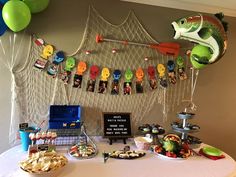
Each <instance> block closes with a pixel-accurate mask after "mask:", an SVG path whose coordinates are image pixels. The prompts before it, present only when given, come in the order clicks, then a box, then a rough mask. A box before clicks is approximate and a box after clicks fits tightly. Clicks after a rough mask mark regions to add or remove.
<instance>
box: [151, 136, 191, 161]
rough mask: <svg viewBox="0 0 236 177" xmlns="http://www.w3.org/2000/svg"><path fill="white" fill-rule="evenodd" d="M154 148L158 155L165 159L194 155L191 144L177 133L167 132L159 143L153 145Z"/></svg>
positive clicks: (177, 158)
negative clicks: (182, 139) (183, 140)
mask: <svg viewBox="0 0 236 177" xmlns="http://www.w3.org/2000/svg"><path fill="white" fill-rule="evenodd" d="M152 150H153V152H154V153H155V154H157V155H158V156H160V157H162V158H165V159H176V160H180V159H186V158H188V157H189V156H191V155H192V150H191V149H190V148H189V145H188V144H187V143H185V142H182V141H181V138H180V137H179V136H178V135H176V134H172V133H170V134H167V135H165V136H164V137H163V139H161V140H160V144H159V145H155V146H153V147H152Z"/></svg>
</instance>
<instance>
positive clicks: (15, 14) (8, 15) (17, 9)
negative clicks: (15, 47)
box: [2, 0, 31, 32]
mask: <svg viewBox="0 0 236 177" xmlns="http://www.w3.org/2000/svg"><path fill="white" fill-rule="evenodd" d="M2 17H3V19H4V22H5V23H6V25H7V26H8V27H9V28H10V29H11V30H12V31H14V32H18V31H21V30H23V29H24V28H26V27H27V26H28V25H29V23H30V20H31V13H30V10H29V7H28V6H27V5H26V4H25V3H24V2H22V1H20V0H14V1H8V2H6V4H5V5H4V6H3V9H2Z"/></svg>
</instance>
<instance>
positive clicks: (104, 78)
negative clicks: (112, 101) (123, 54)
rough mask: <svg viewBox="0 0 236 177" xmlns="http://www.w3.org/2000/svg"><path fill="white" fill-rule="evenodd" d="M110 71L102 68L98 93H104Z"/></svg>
mask: <svg viewBox="0 0 236 177" xmlns="http://www.w3.org/2000/svg"><path fill="white" fill-rule="evenodd" d="M109 76H110V71H109V69H108V68H102V73H101V80H100V81H99V87H98V93H106V91H107V85H108V81H107V80H108V78H109Z"/></svg>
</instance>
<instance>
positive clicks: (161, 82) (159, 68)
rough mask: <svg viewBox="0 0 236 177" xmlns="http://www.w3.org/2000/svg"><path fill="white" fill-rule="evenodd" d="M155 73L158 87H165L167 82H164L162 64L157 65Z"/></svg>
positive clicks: (163, 67)
mask: <svg viewBox="0 0 236 177" xmlns="http://www.w3.org/2000/svg"><path fill="white" fill-rule="evenodd" d="M157 72H158V74H159V84H160V86H162V87H163V88H166V87H167V80H166V76H165V72H166V68H165V66H164V65H163V64H158V65H157Z"/></svg>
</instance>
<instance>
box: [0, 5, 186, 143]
mask: <svg viewBox="0 0 236 177" xmlns="http://www.w3.org/2000/svg"><path fill="white" fill-rule="evenodd" d="M157 30H158V29H157ZM97 34H101V35H102V36H105V37H108V38H112V39H122V40H127V41H134V42H138V43H147V44H152V43H158V42H157V41H155V40H154V39H153V38H152V37H151V36H150V35H149V34H148V33H147V32H146V30H145V29H144V28H143V27H142V25H141V24H140V22H139V21H138V19H137V18H136V16H135V15H134V13H133V12H130V13H129V15H128V16H127V18H126V19H125V20H124V22H123V23H122V24H120V25H113V24H111V23H109V22H108V21H106V20H105V19H104V18H103V17H101V16H100V15H99V14H98V13H97V11H96V10H94V9H90V10H89V16H88V19H87V24H86V29H85V32H84V36H83V40H82V43H81V45H80V46H79V48H78V50H77V51H76V52H75V53H73V54H71V56H74V57H75V58H76V60H77V61H76V63H78V62H79V61H85V62H86V63H87V65H88V66H89V67H90V66H91V65H98V66H99V68H103V67H107V68H109V69H110V70H111V73H112V72H113V71H114V70H115V69H120V70H121V71H122V77H121V80H120V82H119V84H120V88H122V87H123V83H124V77H123V76H124V72H125V70H127V69H128V68H130V69H131V70H132V71H133V72H135V70H137V68H138V67H142V68H143V69H144V71H145V74H146V73H147V68H148V66H150V65H152V66H155V67H156V66H157V64H159V63H162V64H166V63H167V61H168V60H170V59H173V58H172V56H164V55H162V54H160V53H159V52H158V51H157V50H155V49H151V48H148V47H143V46H136V45H122V44H119V43H114V42H105V41H104V42H101V43H96V41H95V37H96V35H97ZM45 40H46V39H45ZM0 44H1V48H0V54H1V55H0V56H1V60H2V61H3V63H4V64H5V65H6V66H7V67H8V68H9V69H10V71H11V73H12V113H11V124H10V143H14V142H15V140H16V133H17V130H18V124H19V123H20V122H29V123H30V124H35V125H39V124H40V123H41V122H42V121H43V120H48V115H49V105H51V104H56V105H64V104H68V105H77V104H78V105H81V106H82V108H83V113H82V116H83V119H84V121H85V124H86V126H87V132H88V134H91V135H101V134H102V132H101V119H102V112H130V113H131V115H132V125H133V130H134V131H133V132H135V131H136V130H137V127H138V126H139V125H140V124H141V123H142V122H144V121H145V122H148V115H149V113H150V111H151V110H153V109H156V108H155V107H154V105H159V106H160V107H161V109H162V110H163V114H162V115H157V118H156V122H160V121H162V120H163V119H166V118H167V113H168V112H169V111H170V110H171V109H173V108H174V107H175V106H176V105H179V104H180V103H181V101H182V100H183V99H184V98H187V97H189V94H190V90H189V88H190V85H191V81H190V79H187V80H184V81H180V80H178V81H177V83H176V84H175V85H171V84H169V86H168V87H167V88H166V89H164V88H162V87H160V86H158V87H157V89H155V90H150V88H149V83H148V76H147V74H146V75H145V77H144V93H142V94H136V93H134V94H131V95H123V94H122V92H121V93H120V94H119V95H111V94H110V90H109V89H110V85H111V83H112V77H110V78H109V79H108V91H107V93H106V94H99V93H98V92H97V87H98V83H99V79H100V77H99V78H97V81H96V86H95V92H94V93H92V92H87V91H86V86H87V81H88V80H89V72H88V71H87V72H86V73H85V74H84V76H83V83H82V87H81V88H80V89H79V88H73V87H72V85H73V84H72V82H70V83H69V84H67V85H65V84H64V83H63V81H62V80H60V78H58V77H56V78H53V77H51V76H49V75H48V74H47V72H45V71H37V70H35V69H34V67H33V65H34V62H35V60H36V59H38V58H39V57H40V55H41V53H42V46H37V45H36V44H35V43H34V38H33V37H31V36H29V35H27V34H25V33H18V34H12V33H8V34H5V35H4V36H3V37H1V38H0ZM52 45H53V44H52ZM55 47H56V46H55ZM114 48H115V49H117V50H118V52H117V53H116V54H113V53H112V52H111V51H112V49H114ZM57 50H63V49H57ZM87 50H90V51H91V54H90V55H87V54H86V53H85V51H87ZM145 57H149V58H151V60H148V61H145V60H144V58H145ZM19 61H21V62H19ZM22 61H25V62H23V63H22ZM187 61H188V60H187V59H186V60H185V65H188V63H187ZM75 72H76V71H75V70H74V71H73V73H72V76H73V74H74V73H75ZM186 73H190V70H189V69H188V67H186ZM156 77H157V75H156ZM72 79H73V77H72ZM134 80H135V79H134ZM134 80H133V85H135V84H134ZM71 81H72V80H71ZM45 127H46V125H45Z"/></svg>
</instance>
